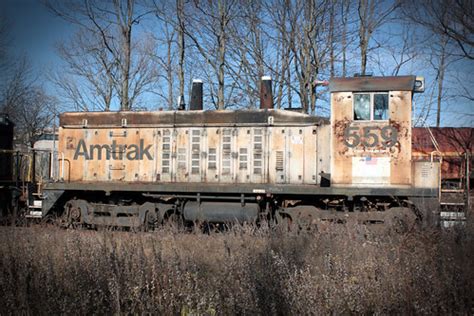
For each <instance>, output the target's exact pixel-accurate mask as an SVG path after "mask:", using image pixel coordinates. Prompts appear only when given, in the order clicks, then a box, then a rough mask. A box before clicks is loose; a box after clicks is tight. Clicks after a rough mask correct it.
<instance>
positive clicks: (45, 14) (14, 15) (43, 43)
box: [0, 0, 73, 72]
mask: <svg viewBox="0 0 474 316" xmlns="http://www.w3.org/2000/svg"><path fill="white" fill-rule="evenodd" d="M0 2H1V7H0V9H1V11H2V12H3V13H4V15H5V16H6V18H7V21H8V23H9V24H10V25H11V29H10V38H11V45H12V48H13V49H12V50H13V51H14V52H15V55H16V56H18V57H20V56H23V55H25V54H26V55H27V56H28V58H29V60H30V62H31V64H32V67H33V68H34V70H35V71H37V72H43V71H47V70H48V69H50V68H51V67H53V66H56V65H57V64H58V63H59V62H60V59H59V57H58V56H57V55H56V53H55V48H54V47H55V44H56V43H57V42H58V41H61V39H64V38H66V37H67V36H68V35H69V34H70V33H71V32H73V28H72V26H71V25H69V24H68V23H66V22H65V21H63V20H61V19H60V18H58V17H55V16H53V15H52V14H51V13H50V12H49V11H48V10H47V9H46V8H45V6H44V5H43V4H42V3H41V1H39V0H2V1H0Z"/></svg>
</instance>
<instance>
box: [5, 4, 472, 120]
mask: <svg viewBox="0 0 474 316" xmlns="http://www.w3.org/2000/svg"><path fill="white" fill-rule="evenodd" d="M0 11H1V12H2V15H4V16H6V17H7V20H8V22H9V23H10V25H11V29H10V39H11V42H10V45H11V48H12V49H11V51H13V54H14V56H16V57H17V58H20V57H22V56H27V57H28V59H29V61H30V64H31V66H32V69H33V72H34V73H35V74H37V75H39V76H41V75H43V74H46V73H47V72H48V71H50V70H51V69H60V68H61V59H60V58H59V57H58V55H57V54H56V51H55V45H56V44H57V43H58V42H61V41H62V40H65V39H67V38H68V37H70V36H71V35H72V34H73V33H74V30H75V29H74V27H73V26H72V25H70V24H68V23H67V22H65V21H63V20H62V19H60V18H58V17H56V16H54V15H53V14H52V13H50V12H49V11H48V10H47V8H46V7H45V6H44V5H43V4H42V3H41V0H1V1H0ZM423 67H424V65H420V67H416V68H418V69H421V74H419V73H417V74H416V75H423V76H425V79H426V80H427V86H429V84H430V83H432V82H433V80H434V78H433V77H432V75H431V74H430V73H429V71H428V70H426V71H425V72H426V74H425V73H423V72H424V71H423ZM457 67H458V68H459V69H457V70H456V71H457V72H458V73H459V75H460V77H461V78H463V79H464V80H469V81H471V80H472V77H473V75H472V74H474V62H472V61H466V62H465V63H464V64H461V65H458V66H457ZM45 77H46V76H45ZM447 85H452V86H453V87H454V88H453V89H451V90H450V91H455V90H456V89H455V87H456V83H455V82H447ZM45 87H46V89H47V90H49V93H51V94H53V95H54V94H55V91H54V87H52V86H51V85H48V83H47V81H45ZM427 93H430V91H426V92H425V94H427ZM424 97H426V96H424ZM473 104H474V103H473V102H469V103H468V102H462V101H456V102H449V101H448V102H446V103H445V105H444V112H443V114H442V115H443V120H442V123H443V125H445V126H460V125H462V126H471V127H472V126H474V105H473ZM417 106H419V107H421V106H422V105H421V104H418V105H417ZM432 113H433V115H432V116H431V119H430V123H432V122H434V118H435V115H434V113H435V110H434V109H433V110H432Z"/></svg>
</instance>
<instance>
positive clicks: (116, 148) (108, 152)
mask: <svg viewBox="0 0 474 316" xmlns="http://www.w3.org/2000/svg"><path fill="white" fill-rule="evenodd" d="M150 148H151V145H148V146H146V147H145V141H144V140H143V139H140V145H135V144H131V145H118V144H117V142H116V141H115V140H114V141H113V142H112V144H111V145H106V144H104V145H99V144H97V145H89V148H87V145H86V143H85V141H84V140H83V139H81V140H79V142H78V143H77V147H76V152H75V153H74V160H77V159H78V158H79V157H80V156H84V159H85V160H94V159H97V160H102V157H105V159H106V160H110V159H113V160H123V159H127V160H143V158H144V157H146V158H147V159H149V160H152V159H153V157H152V156H151V154H150ZM95 154H96V156H95Z"/></svg>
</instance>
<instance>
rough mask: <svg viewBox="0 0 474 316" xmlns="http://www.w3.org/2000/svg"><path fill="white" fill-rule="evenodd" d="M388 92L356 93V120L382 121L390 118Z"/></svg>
mask: <svg viewBox="0 0 474 316" xmlns="http://www.w3.org/2000/svg"><path fill="white" fill-rule="evenodd" d="M388 119H389V114H388V93H386V92H377V93H375V92H372V93H355V94H354V120H355V121H371V120H375V121H381V120H388Z"/></svg>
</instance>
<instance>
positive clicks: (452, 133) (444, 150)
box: [412, 127, 474, 188]
mask: <svg viewBox="0 0 474 316" xmlns="http://www.w3.org/2000/svg"><path fill="white" fill-rule="evenodd" d="M412 151H413V155H412V157H413V160H429V159H431V154H432V153H433V152H437V151H439V152H440V153H441V155H442V159H443V163H442V165H441V178H442V182H443V183H444V184H445V185H447V186H449V185H455V184H456V185H460V184H461V183H464V181H465V178H466V153H470V168H469V169H470V173H469V174H470V178H471V179H472V178H473V177H474V173H473V167H472V166H473V164H474V128H469V127H466V128H464V127H461V128H454V127H430V128H426V127H416V128H413V136H412ZM434 157H439V155H437V154H436V155H434ZM473 182H474V181H472V180H471V188H472V186H473Z"/></svg>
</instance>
